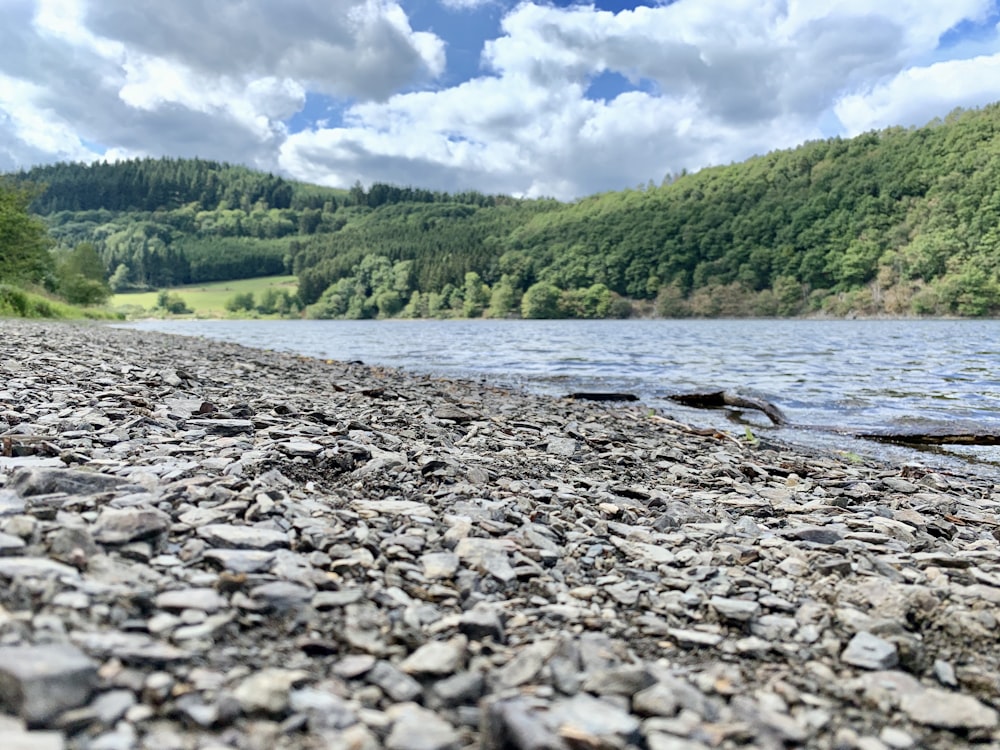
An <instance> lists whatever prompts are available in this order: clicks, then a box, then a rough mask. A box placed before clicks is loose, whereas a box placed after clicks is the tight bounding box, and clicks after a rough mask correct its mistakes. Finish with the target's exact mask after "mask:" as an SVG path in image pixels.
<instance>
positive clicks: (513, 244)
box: [0, 105, 1000, 318]
mask: <svg viewBox="0 0 1000 750" xmlns="http://www.w3.org/2000/svg"><path fill="white" fill-rule="evenodd" d="M10 180H12V182H9V183H8V188H6V189H7V190H8V192H13V193H16V194H17V195H19V196H20V198H19V200H20V201H21V202H22V203H23V202H24V201H25V199H26V196H29V195H31V196H32V198H33V202H32V203H31V208H32V210H33V211H35V212H37V213H38V214H40V215H42V216H43V217H44V220H45V223H46V225H47V227H48V230H49V233H50V236H51V238H52V242H53V245H54V254H55V257H56V258H57V259H58V258H67V257H69V256H70V255H71V254H72V253H74V252H76V253H79V252H80V250H79V248H81V247H85V248H86V247H89V248H92V249H93V251H94V252H95V253H96V255H97V256H98V258H99V260H100V263H101V264H102V265H103V272H104V280H105V281H106V283H107V284H108V285H109V286H110V287H111V288H113V289H115V290H116V291H124V290H128V289H134V290H138V289H159V288H164V287H170V286H176V285H180V284H201V283H207V282H213V281H224V280H229V279H236V278H245V277H253V276H270V275H276V274H282V273H294V274H295V275H296V276H297V277H298V282H299V284H298V300H297V301H296V302H297V305H296V307H295V309H298V305H299V304H301V305H303V306H306V307H305V309H306V312H307V314H310V315H312V316H315V317H351V318H358V317H390V316H399V315H405V316H413V317H420V316H481V315H492V316H516V315H522V316H525V317H558V316H572V317H608V316H615V315H627V314H630V313H633V312H636V311H638V312H641V313H643V314H659V315H663V316H689V315H697V316H746V315H767V316H771V315H783V316H785V315H802V314H829V315H851V314H864V315H872V314H893V315H965V316H984V315H994V314H997V313H998V312H1000V278H998V270H997V269H998V267H1000V263H998V260H1000V258H998V255H1000V105H991V106H989V107H985V108H982V109H977V110H970V111H956V112H954V113H952V114H950V115H948V117H947V118H946V119H944V120H943V121H935V122H932V123H930V124H928V125H926V126H924V127H921V128H911V129H903V128H892V129H889V130H885V131H880V132H871V133H866V134H863V135H860V136H858V137H856V138H853V139H842V138H833V139H829V140H824V141H816V142H810V143H807V144H805V145H803V146H801V147H799V148H795V149H790V150H786V151H777V152H773V153H770V154H767V155H764V156H759V157H755V158H753V159H750V160H748V161H746V162H743V163H740V164H733V165H730V166H725V167H715V168H711V169H705V170H702V171H700V172H697V173H694V174H683V175H680V176H677V177H674V178H669V179H667V180H665V181H664V183H663V184H661V185H659V186H656V185H654V184H652V183H650V184H649V185H647V186H645V187H641V188H637V189H632V190H624V191H620V192H612V193H606V194H601V195H595V196H591V197H588V198H585V199H582V200H579V201H576V202H574V203H570V204H566V203H559V202H557V201H554V200H530V201H529V200H518V199H515V198H511V197H506V196H487V195H483V194H480V193H476V192H466V193H460V194H447V193H440V192H431V191H426V190H421V189H419V188H409V187H398V186H391V185H384V184H375V185H372V186H370V187H368V188H367V189H365V188H364V187H362V186H361V185H355V186H354V187H353V188H352V189H351V190H346V191H345V190H333V189H327V188H321V187H317V186H313V185H305V184H301V183H296V182H292V181H288V180H285V179H283V178H281V177H275V176H273V175H267V174H263V173H259V172H253V171H251V170H248V169H245V168H242V167H234V166H231V165H226V164H219V163H216V162H207V161H201V160H176V159H163V160H140V161H130V162H121V163H116V164H96V165H92V166H84V165H75V164H60V165H55V166H50V167H45V168H39V169H35V170H31V171H29V172H24V173H19V174H17V175H12V176H10ZM30 184H43V185H45V186H46V187H45V189H44V190H43V191H42V192H40V193H38V194H30V193H29V192H28V190H29V188H28V187H27V186H28V185H30ZM0 205H2V204H0ZM0 237H2V235H0ZM32 257H35V256H32ZM35 259H36V260H37V259H38V258H37V257H35ZM19 262H20V263H21V265H22V266H23V265H24V263H26V262H28V261H19ZM3 273H4V271H3V266H0V281H3V279H4V277H3ZM45 273H46V272H45V271H43V272H42V274H41V275H42V276H44V275H45ZM36 275H37V274H36Z"/></svg>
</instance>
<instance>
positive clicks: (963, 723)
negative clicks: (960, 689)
mask: <svg viewBox="0 0 1000 750" xmlns="http://www.w3.org/2000/svg"><path fill="white" fill-rule="evenodd" d="M899 707H900V708H901V709H902V710H903V712H904V713H906V714H907V715H908V716H909V717H910V718H911V719H912V720H913V721H915V722H916V723H918V724H922V725H924V726H929V727H937V728H943V729H962V730H970V729H995V728H996V727H997V712H996V711H995V710H994V709H992V708H990V707H989V706H986V705H984V704H982V703H981V702H980V701H978V700H977V699H976V698H973V697H972V696H971V695H962V694H960V693H952V692H948V691H946V690H941V689H939V688H927V689H925V690H922V691H920V692H917V693H912V694H905V695H903V696H902V698H901V699H900V701H899Z"/></svg>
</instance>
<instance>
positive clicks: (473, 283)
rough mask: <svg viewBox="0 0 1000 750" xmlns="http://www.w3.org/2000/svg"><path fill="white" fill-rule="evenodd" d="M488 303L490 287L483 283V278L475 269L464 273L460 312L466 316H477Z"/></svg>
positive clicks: (480, 314) (479, 315)
mask: <svg viewBox="0 0 1000 750" xmlns="http://www.w3.org/2000/svg"><path fill="white" fill-rule="evenodd" d="M489 303H490V288H489V287H488V286H487V285H486V284H484V283H483V280H482V279H481V278H480V276H479V274H478V273H476V272H475V271H469V272H468V273H466V274H465V288H464V290H463V300H462V314H463V315H464V316H465V317H467V318H479V317H481V316H482V314H483V311H484V310H485V309H486V306H487V305H488V304H489Z"/></svg>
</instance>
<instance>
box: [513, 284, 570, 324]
mask: <svg viewBox="0 0 1000 750" xmlns="http://www.w3.org/2000/svg"><path fill="white" fill-rule="evenodd" d="M560 295H561V292H560V291H559V288H558V287H557V286H555V285H553V284H550V283H548V282H546V281H539V282H537V283H535V284H532V285H531V286H530V287H528V290H527V291H526V292H525V293H524V297H523V298H522V299H521V317H522V318H558V317H561V315H560V310H559V298H560Z"/></svg>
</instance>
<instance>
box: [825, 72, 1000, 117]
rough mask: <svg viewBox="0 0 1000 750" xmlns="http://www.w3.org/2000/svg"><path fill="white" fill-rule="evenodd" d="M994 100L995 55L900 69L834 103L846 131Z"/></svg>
mask: <svg viewBox="0 0 1000 750" xmlns="http://www.w3.org/2000/svg"><path fill="white" fill-rule="evenodd" d="M998 100H1000V55H990V56H981V57H976V58H973V59H970V60H953V61H949V62H942V63H936V64H934V65H931V66H929V67H926V68H911V69H909V70H904V71H903V72H902V73H900V74H899V75H897V76H896V77H894V78H892V79H891V80H889V81H886V82H885V83H882V84H880V85H878V86H874V87H872V88H870V89H868V90H865V91H863V92H859V93H856V94H851V95H849V96H845V97H843V98H842V99H840V101H838V102H837V105H836V113H837V117H838V118H839V119H840V122H841V123H843V125H844V127H845V129H846V132H847V134H848V135H852V136H853V135H857V134H858V133H863V132H865V131H867V130H873V129H877V128H881V127H885V125H886V124H890V123H891V124H896V125H903V126H909V125H923V124H924V123H926V122H928V121H929V120H932V119H934V118H935V117H941V116H943V115H944V114H946V113H947V112H948V111H949V110H951V109H954V108H955V107H975V106H977V105H979V104H981V103H982V102H986V101H998Z"/></svg>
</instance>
